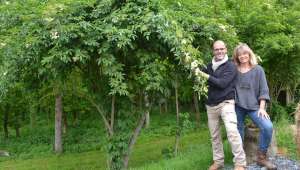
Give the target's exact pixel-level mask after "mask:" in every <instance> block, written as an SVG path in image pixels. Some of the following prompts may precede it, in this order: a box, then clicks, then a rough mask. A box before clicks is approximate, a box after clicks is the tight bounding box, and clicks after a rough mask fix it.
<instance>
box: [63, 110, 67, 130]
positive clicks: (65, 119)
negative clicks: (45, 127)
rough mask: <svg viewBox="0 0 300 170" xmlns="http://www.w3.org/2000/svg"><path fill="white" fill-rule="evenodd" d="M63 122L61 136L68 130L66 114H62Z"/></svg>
mask: <svg viewBox="0 0 300 170" xmlns="http://www.w3.org/2000/svg"><path fill="white" fill-rule="evenodd" d="M63 120H64V124H63V134H66V133H67V129H68V115H67V113H63Z"/></svg>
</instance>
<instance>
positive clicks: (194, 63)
mask: <svg viewBox="0 0 300 170" xmlns="http://www.w3.org/2000/svg"><path fill="white" fill-rule="evenodd" d="M198 64H199V63H198V61H197V60H194V61H193V62H192V63H191V69H192V70H195V68H197V67H198Z"/></svg>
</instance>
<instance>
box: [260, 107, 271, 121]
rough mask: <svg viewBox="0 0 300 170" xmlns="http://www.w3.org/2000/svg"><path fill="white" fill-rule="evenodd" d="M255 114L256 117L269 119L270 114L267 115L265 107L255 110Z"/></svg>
mask: <svg viewBox="0 0 300 170" xmlns="http://www.w3.org/2000/svg"><path fill="white" fill-rule="evenodd" d="M257 116H258V117H260V116H261V117H264V118H266V119H270V116H269V115H268V113H267V112H266V111H265V109H261V108H260V109H259V110H258V112H257Z"/></svg>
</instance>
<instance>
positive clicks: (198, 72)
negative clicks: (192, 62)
mask: <svg viewBox="0 0 300 170" xmlns="http://www.w3.org/2000/svg"><path fill="white" fill-rule="evenodd" d="M200 74H201V71H200V69H199V68H196V70H195V75H196V76H197V77H198V76H199V75H200Z"/></svg>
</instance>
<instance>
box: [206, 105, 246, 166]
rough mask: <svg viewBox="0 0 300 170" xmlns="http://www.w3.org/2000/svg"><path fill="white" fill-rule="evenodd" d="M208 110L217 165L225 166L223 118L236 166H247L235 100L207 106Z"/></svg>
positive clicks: (214, 157)
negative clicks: (222, 135)
mask: <svg viewBox="0 0 300 170" xmlns="http://www.w3.org/2000/svg"><path fill="white" fill-rule="evenodd" d="M206 109H207V117H208V127H209V131H210V135H211V140H212V149H213V159H214V161H215V163H217V164H219V165H224V151H223V143H222V137H221V131H220V118H222V120H223V122H224V125H225V128H226V133H227V139H228V141H229V143H230V145H231V150H232V154H233V155H234V158H233V162H234V164H235V165H239V166H246V155H245V152H244V149H243V143H242V138H241V136H240V134H239V132H238V129H237V118H236V113H235V109H234V100H226V101H224V102H222V103H220V104H218V105H216V106H206Z"/></svg>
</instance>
